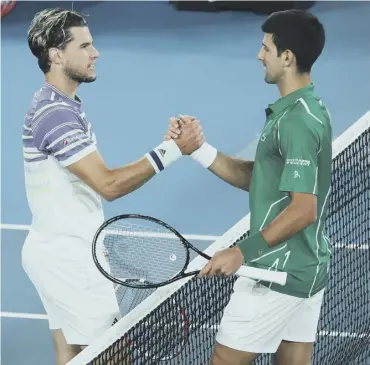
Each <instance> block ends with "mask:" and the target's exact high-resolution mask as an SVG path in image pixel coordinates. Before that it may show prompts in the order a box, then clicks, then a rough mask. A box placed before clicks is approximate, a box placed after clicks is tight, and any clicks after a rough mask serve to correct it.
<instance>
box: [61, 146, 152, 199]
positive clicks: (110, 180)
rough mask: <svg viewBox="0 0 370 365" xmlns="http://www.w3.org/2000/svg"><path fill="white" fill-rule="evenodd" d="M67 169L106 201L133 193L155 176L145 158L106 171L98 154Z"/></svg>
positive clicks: (93, 154) (87, 157)
mask: <svg viewBox="0 0 370 365" xmlns="http://www.w3.org/2000/svg"><path fill="white" fill-rule="evenodd" d="M68 168H69V170H70V171H71V172H72V173H74V174H75V175H76V176H78V177H79V178H80V179H81V180H83V181H85V182H86V184H88V185H89V186H91V188H92V189H94V190H95V191H96V192H97V193H98V194H100V195H101V196H102V197H103V198H104V199H106V200H107V201H112V200H115V199H117V198H120V197H122V196H124V195H127V194H129V193H131V192H132V191H135V190H136V189H138V188H139V187H140V186H142V185H143V184H145V183H146V182H147V181H149V180H150V179H151V178H152V177H153V176H154V175H155V174H156V172H155V170H154V168H153V166H152V165H151V164H150V162H149V160H148V159H147V158H145V157H143V158H141V159H140V160H138V161H135V162H133V163H131V164H128V165H126V166H123V167H119V168H117V169H112V170H111V169H108V167H107V166H106V165H105V163H104V161H103V159H102V157H101V156H100V154H99V153H98V152H93V153H91V154H90V155H88V156H86V157H84V158H83V159H81V160H80V161H78V162H75V163H74V164H72V165H70V166H69V167H68Z"/></svg>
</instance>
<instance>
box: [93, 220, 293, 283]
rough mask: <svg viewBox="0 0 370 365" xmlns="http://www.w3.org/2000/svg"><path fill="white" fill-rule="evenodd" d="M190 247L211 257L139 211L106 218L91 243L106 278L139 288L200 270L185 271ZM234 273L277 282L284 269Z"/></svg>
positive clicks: (244, 269) (250, 269)
mask: <svg viewBox="0 0 370 365" xmlns="http://www.w3.org/2000/svg"><path fill="white" fill-rule="evenodd" d="M191 251H193V252H195V253H196V254H198V255H200V256H202V257H204V258H205V259H207V260H210V259H211V257H210V256H208V255H207V254H205V253H204V252H202V251H200V250H198V249H197V248H196V247H194V246H193V245H192V244H191V243H190V242H189V241H188V240H186V239H185V238H184V237H183V236H182V235H181V234H180V233H179V232H178V231H177V230H175V229H174V228H172V227H171V226H170V225H168V224H167V223H165V222H163V221H161V220H159V219H157V218H153V217H149V216H145V215H140V214H123V215H119V216H116V217H113V218H111V219H109V220H107V221H106V222H104V223H103V224H102V225H101V226H100V227H99V228H98V230H97V232H96V233H95V236H94V239H93V245H92V254H93V259H94V262H95V265H96V267H97V268H98V270H99V271H100V272H101V273H102V274H103V275H104V276H105V277H106V278H107V279H109V280H111V281H112V282H114V283H116V284H120V285H123V286H127V287H131V288H138V289H141V288H142V289H146V288H158V287H161V286H164V285H168V284H170V283H173V282H174V281H176V280H180V279H182V278H185V277H188V276H193V275H197V274H199V272H200V270H201V268H199V270H193V271H190V272H186V270H187V268H188V265H189V262H190V253H191ZM107 261H108V262H109V265H107ZM236 275H238V276H243V277H248V278H251V279H256V280H261V281H267V282H273V283H277V284H280V285H285V283H286V279H287V274H286V273H285V272H275V271H273V272H272V271H269V270H263V269H257V268H253V267H248V266H244V265H243V266H242V267H240V269H239V270H238V271H237V272H236Z"/></svg>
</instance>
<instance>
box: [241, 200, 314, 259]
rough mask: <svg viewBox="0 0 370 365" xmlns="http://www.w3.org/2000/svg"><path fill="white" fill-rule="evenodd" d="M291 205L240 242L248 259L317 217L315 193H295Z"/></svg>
mask: <svg viewBox="0 0 370 365" xmlns="http://www.w3.org/2000/svg"><path fill="white" fill-rule="evenodd" d="M293 196H294V197H293V200H292V202H291V203H290V205H289V206H288V207H287V208H286V209H284V210H283V211H282V212H281V213H280V214H279V215H278V216H277V217H276V218H275V219H274V220H272V222H270V223H269V224H268V225H267V226H266V227H265V228H264V229H263V230H262V231H259V232H257V233H255V234H254V235H252V236H250V237H248V238H246V239H245V240H242V241H240V242H238V244H237V246H238V247H239V248H240V249H241V251H242V252H243V255H244V257H245V259H246V260H253V259H254V258H255V257H256V256H260V255H261V254H263V251H264V250H265V251H267V250H268V249H269V248H270V247H274V246H276V245H278V244H280V243H282V242H284V241H286V240H288V239H289V238H291V237H292V236H294V235H295V234H297V233H298V232H300V231H302V230H303V229H304V228H306V227H307V226H308V225H310V224H312V223H313V222H315V220H316V219H317V215H316V214H317V205H316V204H317V199H316V197H315V196H314V195H311V194H303V193H294V195H293Z"/></svg>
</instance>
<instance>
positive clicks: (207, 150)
mask: <svg viewBox="0 0 370 365" xmlns="http://www.w3.org/2000/svg"><path fill="white" fill-rule="evenodd" d="M190 156H191V157H192V158H193V159H194V160H195V161H198V162H199V163H200V164H201V165H202V166H203V167H205V168H206V169H208V167H209V166H211V165H212V163H213V161H214V160H215V159H216V157H217V149H216V148H214V147H213V146H211V145H210V144H208V143H207V142H204V143H203V144H202V145H201V146H200V148H198V149H197V150H196V151H194V152H193V153H192V154H191V155H190Z"/></svg>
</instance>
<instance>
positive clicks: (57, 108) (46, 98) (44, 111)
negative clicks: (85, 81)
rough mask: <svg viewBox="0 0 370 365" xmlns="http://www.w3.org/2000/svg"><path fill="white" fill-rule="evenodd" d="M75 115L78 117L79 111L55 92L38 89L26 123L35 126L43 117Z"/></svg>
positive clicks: (48, 89)
mask: <svg viewBox="0 0 370 365" xmlns="http://www.w3.org/2000/svg"><path fill="white" fill-rule="evenodd" d="M51 114H53V115H58V114H60V115H61V116H62V117H63V115H66V114H67V115H69V116H71V115H75V116H78V114H79V110H78V108H76V107H74V106H73V105H71V104H69V103H67V102H65V101H64V100H63V99H61V98H58V97H57V96H56V95H55V93H54V92H53V90H51V89H50V88H48V87H45V86H43V87H41V88H40V89H38V90H37V91H36V92H35V93H34V95H33V97H32V100H31V104H30V105H29V108H28V110H27V113H26V121H27V122H28V124H34V123H35V122H37V121H39V120H40V119H42V118H43V117H46V116H48V115H51Z"/></svg>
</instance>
